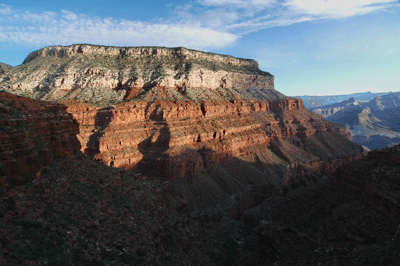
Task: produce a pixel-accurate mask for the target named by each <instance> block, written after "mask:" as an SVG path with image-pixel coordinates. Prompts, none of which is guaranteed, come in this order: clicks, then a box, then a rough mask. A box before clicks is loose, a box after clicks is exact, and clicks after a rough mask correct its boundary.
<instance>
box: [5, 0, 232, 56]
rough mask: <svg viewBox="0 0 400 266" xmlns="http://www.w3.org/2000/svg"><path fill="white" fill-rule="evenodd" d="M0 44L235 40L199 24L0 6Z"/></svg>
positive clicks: (213, 43)
mask: <svg viewBox="0 0 400 266" xmlns="http://www.w3.org/2000/svg"><path fill="white" fill-rule="evenodd" d="M0 14H1V15H2V19H1V20H0V23H1V24H0V42H9V43H10V42H11V43H16V44H33V45H53V44H62V45H67V44H73V43H95V44H103V45H116V46H142V45H143V46H145V45H158V46H186V47H190V48H197V49H202V48H207V47H217V48H220V47H224V46H227V45H230V44H232V43H234V42H235V41H236V39H237V38H238V37H237V36H236V35H235V34H232V33H228V32H222V31H218V30H216V29H212V28H210V27H203V26H200V25H199V24H195V23H193V24H183V23H173V22H167V23H147V22H141V21H130V20H122V19H114V18H100V17H90V16H87V15H84V14H76V13H74V12H71V11H67V10H62V11H61V12H59V13H56V12H41V13H32V12H29V11H25V12H20V11H18V10H14V9H12V8H11V7H9V6H5V5H0Z"/></svg>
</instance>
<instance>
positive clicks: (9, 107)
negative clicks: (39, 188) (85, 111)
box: [0, 92, 80, 188]
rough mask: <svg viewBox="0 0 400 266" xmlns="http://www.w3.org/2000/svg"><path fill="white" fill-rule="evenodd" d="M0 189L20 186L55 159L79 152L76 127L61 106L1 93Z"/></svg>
mask: <svg viewBox="0 0 400 266" xmlns="http://www.w3.org/2000/svg"><path fill="white" fill-rule="evenodd" d="M0 96H1V100H0V125H1V135H0V185H2V186H3V188H5V187H7V186H8V185H21V184H24V183H26V182H27V181H29V180H32V179H34V178H36V177H38V176H40V172H41V170H42V169H43V167H47V166H49V165H50V163H51V162H52V161H53V158H55V157H63V158H66V157H69V156H72V155H73V154H74V153H76V152H77V151H79V150H80V143H79V141H78V139H77V137H76V134H79V125H78V124H77V123H76V121H75V120H74V119H73V117H72V116H71V115H70V114H68V113H67V112H66V107H65V106H62V105H60V104H51V103H46V102H39V101H36V100H32V99H28V98H24V97H18V96H15V95H12V94H9V93H5V92H1V93H0Z"/></svg>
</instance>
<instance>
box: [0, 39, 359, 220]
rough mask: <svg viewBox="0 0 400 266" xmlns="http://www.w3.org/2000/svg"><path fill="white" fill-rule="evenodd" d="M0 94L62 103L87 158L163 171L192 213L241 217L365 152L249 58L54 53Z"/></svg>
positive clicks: (129, 51)
mask: <svg viewBox="0 0 400 266" xmlns="http://www.w3.org/2000/svg"><path fill="white" fill-rule="evenodd" d="M0 86H1V88H2V89H3V90H6V91H10V92H13V93H17V94H21V95H29V96H30V97H33V98H37V99H42V100H57V101H61V102H64V103H65V104H66V105H67V106H68V109H67V112H69V113H71V114H72V115H73V116H74V118H75V119H76V120H77V121H78V123H79V129H80V133H79V135H78V139H79V141H80V143H81V146H82V152H84V153H85V154H87V155H90V156H91V157H93V158H95V159H97V160H99V161H101V162H103V163H104V164H107V165H109V166H112V167H123V168H125V169H143V171H145V170H146V169H147V170H148V169H154V170H158V171H159V172H160V173H161V175H163V176H164V178H166V179H168V180H173V181H174V182H172V183H171V188H172V189H173V190H174V191H175V192H176V193H178V194H181V195H182V196H183V197H185V198H186V199H187V200H188V201H189V202H190V204H189V205H190V206H191V207H192V208H193V209H192V211H194V210H204V209H206V208H207V207H210V206H213V207H214V208H213V211H216V212H217V213H225V214H226V215H229V216H235V213H237V212H241V211H243V210H244V209H246V208H248V207H249V206H251V205H253V204H254V203H255V202H256V201H257V198H258V197H259V196H260V195H262V194H265V193H267V192H266V191H268V189H270V188H271V187H277V188H278V189H280V188H281V187H282V186H287V185H288V184H290V183H291V182H293V180H296V179H297V177H299V176H301V177H304V176H309V175H311V174H314V173H325V172H331V171H333V170H334V169H335V168H336V167H337V166H338V165H340V164H341V163H342V162H343V161H348V160H352V159H354V158H359V157H360V156H361V147H360V146H359V145H356V144H354V143H352V142H351V136H350V133H349V130H348V128H346V127H340V126H334V125H333V124H332V123H330V122H327V121H325V120H323V119H322V117H321V116H319V115H317V114H314V113H312V112H309V111H308V110H307V109H305V108H304V106H303V102H302V101H301V100H299V99H294V98H289V97H286V96H285V95H283V94H281V93H279V92H278V91H276V90H275V89H274V83H273V76H272V75H271V74H269V73H267V72H263V71H261V70H259V69H258V64H257V62H256V61H254V60H248V59H238V58H233V57H231V56H223V55H216V54H210V53H204V52H199V51H193V50H188V49H185V48H157V47H142V48H140V47H139V48H116V47H100V46H92V45H73V46H69V47H61V46H57V47H47V48H43V49H41V50H39V51H36V52H34V53H32V54H30V55H29V57H28V58H27V59H26V60H25V62H24V64H22V65H21V66H18V67H16V68H13V69H12V70H11V71H10V72H8V74H7V75H6V76H5V77H4V78H3V80H2V82H1V83H0ZM217 205H218V207H215V206H217Z"/></svg>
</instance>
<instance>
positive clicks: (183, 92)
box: [0, 45, 284, 106]
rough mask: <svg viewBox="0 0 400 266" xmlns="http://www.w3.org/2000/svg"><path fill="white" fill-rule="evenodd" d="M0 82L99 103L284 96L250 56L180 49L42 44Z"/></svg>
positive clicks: (33, 93) (42, 95)
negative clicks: (42, 46) (239, 56)
mask: <svg viewBox="0 0 400 266" xmlns="http://www.w3.org/2000/svg"><path fill="white" fill-rule="evenodd" d="M0 81H1V82H0V88H1V89H3V90H6V91H8V92H11V93H14V94H18V95H23V96H28V97H32V98H35V99H42V100H57V101H58V100H60V99H62V100H78V101H86V102H91V103H96V104H99V105H102V106H107V105H108V106H109V105H112V104H116V103H120V102H122V101H125V100H130V99H142V100H170V101H176V100H178V101H182V100H191V101H201V100H222V99H228V98H229V99H233V100H234V99H243V98H249V97H252V98H254V99H257V98H260V97H264V96H265V95H268V97H275V98H283V97H284V96H283V95H282V94H280V93H279V92H277V91H275V90H274V77H273V76H272V75H271V74H269V73H267V72H263V71H261V70H260V69H259V68H258V63H257V62H256V61H255V60H251V59H241V58H235V57H232V56H226V55H218V54H212V53H205V52H200V51H195V50H189V49H186V48H165V47H127V48H120V47H102V46H94V45H72V46H53V47H46V48H43V49H40V50H38V51H36V52H33V53H31V54H30V55H29V56H28V58H27V59H26V60H25V61H24V63H23V64H22V65H20V66H18V67H16V68H14V69H12V70H11V71H10V72H9V73H7V75H6V76H5V77H3V78H2V80H0ZM255 89H256V90H255ZM244 92H245V93H246V95H245V96H244V95H242V94H243V93H244Z"/></svg>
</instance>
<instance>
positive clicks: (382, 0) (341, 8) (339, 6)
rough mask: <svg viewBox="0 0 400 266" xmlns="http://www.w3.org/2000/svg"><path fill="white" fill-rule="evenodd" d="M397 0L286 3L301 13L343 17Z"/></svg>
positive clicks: (384, 5) (323, 16) (388, 4)
mask: <svg viewBox="0 0 400 266" xmlns="http://www.w3.org/2000/svg"><path fill="white" fill-rule="evenodd" d="M396 2H397V1H395V0H322V1H321V0H289V1H287V2H286V3H285V4H284V5H285V6H287V7H289V8H291V9H293V10H294V11H296V12H297V13H300V14H309V15H315V16H317V17H321V18H342V17H349V16H356V15H363V14H368V13H371V12H374V11H377V10H382V9H384V8H387V7H389V6H390V4H394V3H396Z"/></svg>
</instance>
